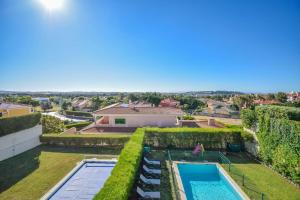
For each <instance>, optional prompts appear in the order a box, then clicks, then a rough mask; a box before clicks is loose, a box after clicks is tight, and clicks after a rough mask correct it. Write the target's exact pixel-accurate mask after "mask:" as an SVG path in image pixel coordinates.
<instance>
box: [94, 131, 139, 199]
mask: <svg viewBox="0 0 300 200" xmlns="http://www.w3.org/2000/svg"><path fill="white" fill-rule="evenodd" d="M144 134H145V132H144V129H141V128H139V129H137V130H136V131H135V132H134V133H133V135H132V136H131V139H130V140H129V142H128V143H127V144H126V145H125V147H124V149H123V150H122V152H121V154H120V156H119V160H118V163H117V164H116V166H115V167H114V169H113V170H112V172H111V175H110V177H109V178H108V179H107V180H106V182H105V184H104V186H103V188H102V189H101V190H100V192H99V193H98V194H97V195H96V196H95V197H94V200H127V199H128V197H129V195H130V193H131V189H132V187H133V184H134V182H135V178H136V176H137V172H138V169H139V166H140V162H141V158H142V151H143V146H144V145H143V142H144Z"/></svg>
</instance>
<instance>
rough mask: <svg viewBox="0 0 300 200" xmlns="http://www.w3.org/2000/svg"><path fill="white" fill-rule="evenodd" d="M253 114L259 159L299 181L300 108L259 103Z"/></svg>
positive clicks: (296, 181) (299, 182)
mask: <svg viewBox="0 0 300 200" xmlns="http://www.w3.org/2000/svg"><path fill="white" fill-rule="evenodd" d="M255 115H256V118H257V123H258V133H257V138H258V142H259V147H260V148H259V157H260V159H262V160H263V161H264V162H265V163H266V164H268V165H272V167H273V168H274V169H275V170H276V171H277V172H279V173H281V174H282V175H284V176H286V177H288V178H289V179H291V180H292V181H294V182H295V183H298V184H300V123H299V119H300V109H299V108H292V107H282V106H258V107H256V108H255ZM243 120H245V119H243ZM294 120H298V121H294ZM243 124H245V122H243ZM252 126H253V124H252Z"/></svg>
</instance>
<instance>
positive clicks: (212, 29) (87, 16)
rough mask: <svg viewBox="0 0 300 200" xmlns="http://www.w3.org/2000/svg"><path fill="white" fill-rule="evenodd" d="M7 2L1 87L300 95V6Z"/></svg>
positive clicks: (166, 0)
mask: <svg viewBox="0 0 300 200" xmlns="http://www.w3.org/2000/svg"><path fill="white" fill-rule="evenodd" d="M39 1H40V0H26V1H20V0H0V71H1V79H0V90H30V91H49V90H50V91H172V92H174V91H190V90H238V91H244V92H275V91H291V90H300V1H297V0H294V1H292V0H280V1H277V0H272V1H271V0H243V1H241V0H226V1H224V0H188V1H187V0H151V1H149V0H127V1H124V0H65V3H64V7H63V8H62V9H60V10H55V11H52V12H49V11H48V10H46V9H45V8H44V7H43V6H42V4H41V3H40V2H39Z"/></svg>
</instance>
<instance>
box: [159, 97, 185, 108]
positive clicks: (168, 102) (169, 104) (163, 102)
mask: <svg viewBox="0 0 300 200" xmlns="http://www.w3.org/2000/svg"><path fill="white" fill-rule="evenodd" d="M159 106H161V107H174V108H176V107H179V106H180V102H179V101H176V100H174V99H171V98H166V99H163V100H161V102H160V104H159Z"/></svg>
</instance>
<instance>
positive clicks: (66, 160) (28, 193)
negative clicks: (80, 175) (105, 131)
mask: <svg viewBox="0 0 300 200" xmlns="http://www.w3.org/2000/svg"><path fill="white" fill-rule="evenodd" d="M119 153H120V150H118V149H103V148H101V149H99V148H62V147H47V146H39V147H36V148H34V149H32V150H29V151H27V152H24V153H22V154H20V155H18V156H15V157H13V158H10V159H7V160H4V161H1V162H0V172H1V173H0V199H1V200H6V199H7V200H20V199H22V200H34V199H39V198H41V197H42V196H43V195H44V194H45V193H46V192H47V191H48V190H49V189H51V188H52V187H53V186H54V185H55V184H56V183H57V182H58V181H59V180H61V179H62V178H63V177H64V176H65V175H66V174H67V173H68V172H69V171H70V170H71V169H72V168H73V167H75V165H76V163H78V162H79V161H81V160H82V159H83V158H84V155H85V154H90V155H91V154H105V155H102V156H101V155H98V156H97V157H98V158H99V157H103V158H113V157H117V155H118V154H119Z"/></svg>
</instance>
